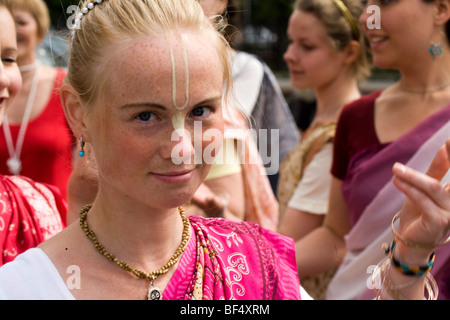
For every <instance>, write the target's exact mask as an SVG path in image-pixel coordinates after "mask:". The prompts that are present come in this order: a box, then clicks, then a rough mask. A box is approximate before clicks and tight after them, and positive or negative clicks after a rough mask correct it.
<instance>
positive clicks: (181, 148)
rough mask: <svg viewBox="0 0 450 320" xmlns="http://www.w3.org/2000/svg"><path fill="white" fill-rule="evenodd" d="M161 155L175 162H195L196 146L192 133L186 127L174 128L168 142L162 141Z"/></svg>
mask: <svg viewBox="0 0 450 320" xmlns="http://www.w3.org/2000/svg"><path fill="white" fill-rule="evenodd" d="M200 153H201V152H200ZM160 155H161V157H162V158H163V159H166V160H169V159H170V160H171V161H172V162H173V163H174V164H182V163H184V164H193V163H194V162H195V159H194V158H195V148H194V141H193V139H192V136H191V133H190V132H189V131H188V130H185V129H178V130H173V131H172V132H171V135H170V138H169V139H168V140H167V142H164V141H163V142H161V145H160Z"/></svg>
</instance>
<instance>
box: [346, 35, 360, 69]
mask: <svg viewBox="0 0 450 320" xmlns="http://www.w3.org/2000/svg"><path fill="white" fill-rule="evenodd" d="M344 52H345V58H344V63H346V64H348V65H351V64H353V63H354V62H355V61H356V60H357V59H358V57H359V55H360V53H361V45H360V44H359V42H358V41H356V40H352V41H350V42H349V43H348V45H347V46H346V47H345V49H344Z"/></svg>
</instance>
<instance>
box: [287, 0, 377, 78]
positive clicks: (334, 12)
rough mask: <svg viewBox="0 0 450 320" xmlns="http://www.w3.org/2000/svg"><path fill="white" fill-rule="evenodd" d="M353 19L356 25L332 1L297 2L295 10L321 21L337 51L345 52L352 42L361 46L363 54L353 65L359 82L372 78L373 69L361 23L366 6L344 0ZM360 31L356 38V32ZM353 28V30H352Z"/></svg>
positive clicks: (354, 0)
mask: <svg viewBox="0 0 450 320" xmlns="http://www.w3.org/2000/svg"><path fill="white" fill-rule="evenodd" d="M342 2H343V4H344V5H345V6H346V7H347V9H348V11H349V12H350V14H351V17H352V18H353V22H354V25H353V24H352V23H349V21H348V19H350V17H346V16H345V15H344V14H343V13H342V11H341V9H340V8H339V7H338V6H337V5H336V4H335V3H334V2H333V1H331V0H297V1H296V2H295V5H294V9H295V10H300V11H302V12H305V13H310V14H312V15H314V16H315V17H316V18H317V19H319V20H320V21H321V22H322V23H323V25H324V26H325V29H326V32H327V34H328V37H329V38H330V41H331V43H332V44H333V45H334V47H335V48H336V50H343V49H344V48H345V47H346V46H347V45H348V44H349V43H350V41H352V40H356V41H358V42H359V44H360V48H361V52H360V54H359V56H358V58H357V59H356V61H355V62H354V64H353V67H354V72H355V75H356V77H357V79H358V80H359V81H364V80H365V79H366V78H367V77H369V76H370V73H371V68H372V53H371V51H370V46H369V42H368V39H367V37H366V36H365V33H364V32H363V29H362V26H361V25H360V23H359V16H360V15H361V13H362V11H363V9H364V6H363V4H362V1H361V0H342ZM355 26H356V28H357V29H358V30H357V31H358V32H357V33H356V36H357V38H355V31H354V30H353V28H354V27H355ZM352 27H353V28H352Z"/></svg>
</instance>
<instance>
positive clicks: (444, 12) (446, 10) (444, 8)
mask: <svg viewBox="0 0 450 320" xmlns="http://www.w3.org/2000/svg"><path fill="white" fill-rule="evenodd" d="M435 5H436V13H435V15H434V21H435V24H436V25H437V26H440V27H442V26H445V24H446V23H447V22H448V21H449V19H450V1H449V0H438V1H436V2H435Z"/></svg>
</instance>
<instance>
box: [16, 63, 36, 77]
mask: <svg viewBox="0 0 450 320" xmlns="http://www.w3.org/2000/svg"><path fill="white" fill-rule="evenodd" d="M37 66H38V61H37V60H35V61H33V62H32V63H30V64H26V65H21V66H20V67H19V69H20V72H21V73H22V75H23V74H24V73H28V72H30V71H33V70H36V68H37Z"/></svg>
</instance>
